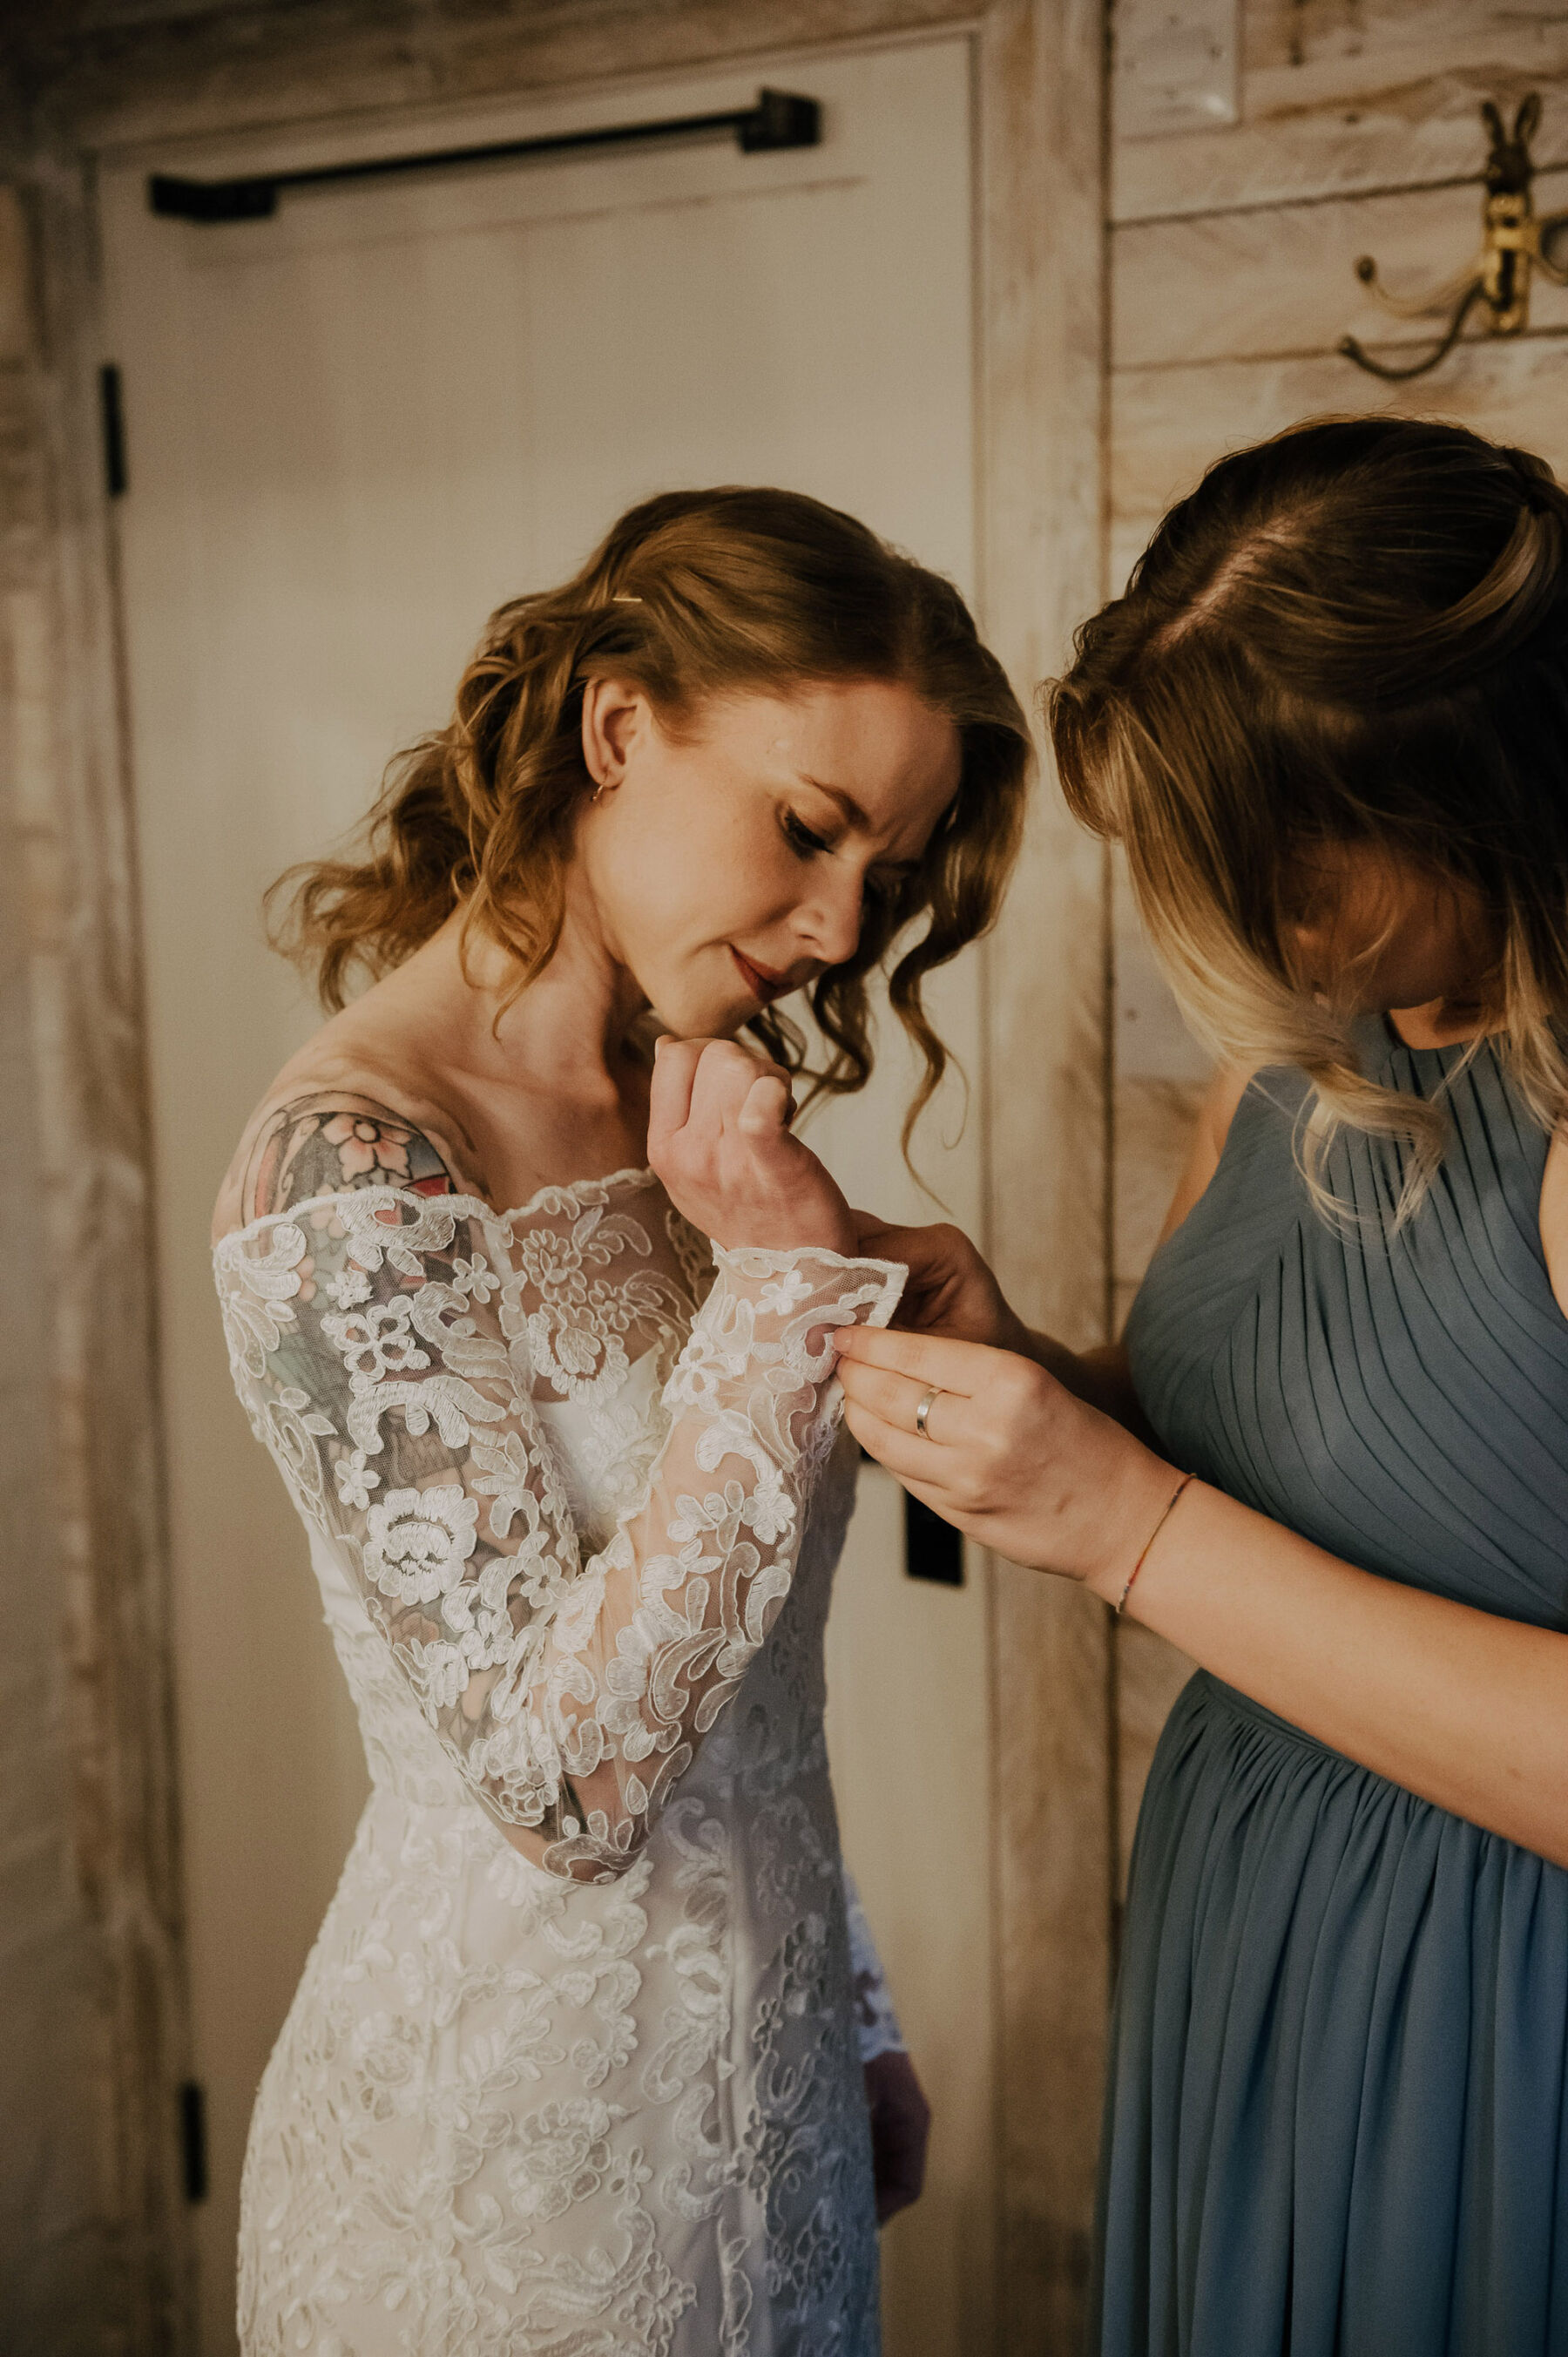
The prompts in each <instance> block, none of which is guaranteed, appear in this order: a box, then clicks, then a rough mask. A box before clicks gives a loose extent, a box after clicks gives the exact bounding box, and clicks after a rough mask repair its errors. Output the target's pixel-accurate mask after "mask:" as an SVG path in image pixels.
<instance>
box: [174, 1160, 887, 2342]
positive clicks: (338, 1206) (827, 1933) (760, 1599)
mask: <svg viewBox="0 0 1568 2357" xmlns="http://www.w3.org/2000/svg"><path fill="white" fill-rule="evenodd" d="M716 1258H717V1264H718V1265H717V1274H716V1277H715V1276H714V1268H713V1263H712V1261H711V1260H710V1258H709V1250H708V1247H707V1245H706V1243H704V1242H703V1239H701V1238H700V1237H698V1236H696V1235H695V1234H694V1232H693V1231H691V1230H690V1229H689V1228H687V1227H686V1226H685V1224H684V1222H682V1221H681V1220H680V1219H679V1217H678V1215H677V1214H676V1213H675V1212H674V1211H673V1210H672V1209H671V1206H670V1204H669V1203H668V1200H667V1199H665V1198H664V1196H663V1195H662V1193H661V1191H660V1189H658V1188H657V1186H656V1184H655V1183H654V1182H653V1181H652V1180H651V1179H650V1177H649V1176H648V1175H647V1174H621V1175H620V1176H619V1177H618V1178H617V1179H610V1180H599V1181H591V1182H583V1183H580V1184H577V1185H575V1186H573V1187H571V1188H564V1189H551V1190H548V1191H547V1192H546V1193H544V1194H542V1195H541V1196H540V1197H539V1198H537V1199H536V1200H535V1201H534V1202H533V1203H532V1204H531V1205H529V1206H528V1207H526V1209H524V1210H523V1211H518V1212H512V1213H508V1214H496V1213H493V1212H491V1211H489V1210H488V1209H487V1208H486V1207H484V1206H483V1205H480V1204H478V1203H477V1202H474V1201H473V1200H469V1199H466V1198H455V1197H440V1198H421V1197H418V1196H413V1195H407V1194H400V1193H398V1192H397V1191H395V1190H393V1189H366V1190H364V1191H361V1192H349V1193H345V1194H338V1195H334V1196H331V1197H328V1198H323V1199H320V1200H317V1201H315V1202H312V1203H308V1204H305V1205H302V1206H299V1207H297V1208H295V1209H292V1210H290V1211H288V1212H286V1213H285V1214H279V1215H276V1216H274V1217H270V1218H268V1219H264V1220H262V1221H258V1222H253V1223H252V1226H251V1227H250V1228H248V1229H246V1230H244V1231H243V1232H242V1233H241V1234H239V1235H237V1236H233V1237H230V1238H227V1239H225V1241H224V1243H223V1244H221V1245H220V1247H219V1250H218V1253H217V1254H216V1268H217V1275H218V1284H219V1290H220V1297H221V1298H222V1303H223V1309H224V1317H225V1323H226V1327H227V1330H228V1334H229V1340H230V1348H231V1361H232V1364H233V1368H234V1372H235V1378H236V1382H237V1384H238V1386H239V1390H240V1393H241V1396H242V1400H243V1402H244V1404H245V1406H246V1409H247V1411H248V1413H249V1415H250V1416H251V1420H252V1426H253V1427H254V1428H255V1430H256V1431H257V1433H258V1435H259V1437H262V1438H263V1440H264V1441H265V1443H266V1444H267V1446H268V1447H269V1448H271V1449H272V1451H273V1454H274V1457H275V1458H276V1459H277V1461H278V1463H279V1465H280V1467H281V1468H282V1469H283V1471H284V1475H285V1480H287V1481H288V1483H289V1486H290V1489H291V1491H292V1492H293V1494H294V1497H295V1501H296V1503H297V1505H298V1507H299V1510H300V1512H301V1513H302V1515H303V1516H304V1517H305V1519H306V1523H307V1524H308V1525H309V1527H310V1530H311V1534H312V1557H313V1561H314V1563H315V1565H316V1568H317V1576H318V1578H319V1580H320V1583H321V1587H322V1591H323V1597H324V1601H325V1603H326V1607H327V1615H328V1623H329V1626H330V1627H331V1629H332V1632H333V1636H334V1641H335V1642H336V1643H337V1645H338V1652H339V1655H340V1658H341V1659H342V1661H343V1664H344V1667H345V1670H346V1672H347V1674H348V1675H349V1683H350V1685H351V1686H352V1688H353V1690H354V1693H355V1697H356V1701H357V1703H358V1705H359V1708H360V1718H361V1725H362V1727H363V1729H364V1734H365V1740H366V1749H367V1756H368V1758H369V1760H370V1763H371V1774H372V1780H373V1782H374V1786H375V1790H374V1792H373V1794H372V1798H371V1803H370V1804H369V1806H368V1808H367V1811H366V1816H365V1820H364V1822H363V1824H361V1828H360V1836H359V1839H358V1841H357V1843H356V1846H355V1850H354V1852H353V1854H352V1856H351V1857H350V1859H349V1865H348V1867H347V1868H346V1870H345V1875H344V1879H343V1883H342V1885H341V1887H340V1888H339V1890H338V1896H337V1898H336V1899H335V1900H334V1902H333V1907H332V1909H331V1910H330V1911H329V1913H328V1919H327V1922H326V1923H325V1925H324V1926H323V1931H322V1934H321V1938H320V1941H319V1942H318V1943H317V1949H316V1951H315V1953H313V1956H312V1958H311V1962H310V1964H309V1966H308V1967H307V1970H306V1977H305V1980H304V1982H303V1983H302V1985H301V1987H300V1990H299V1993H298V1995H297V1996H296V1999H295V2006H294V2008H293V2009H292V2011H291V2014H290V2017H289V2021H288V2023H287V2024H286V2025H285V2030H284V2033H283V2035H282V2037H281V2039H280V2040H279V2044H278V2047H277V2049H276V2050H275V2051H274V2057H273V2060H272V2062H271V2063H270V2064H269V2067H268V2072H267V2074H266V2078H265V2080H264V2081H263V2089H262V2093H261V2096H260V2098H259V2101H258V2105H257V2111H256V2115H255V2119H254V2121H253V2123H252V2138H251V2146H250V2151H249V2156H248V2160H247V2172H246V2189H245V2207H244V2224H243V2232H242V2338H243V2341H244V2346H245V2348H246V2350H247V2352H251V2351H256V2352H268V2357H271V2352H274V2351H277V2352H281V2351H282V2350H284V2349H285V2348H287V2349H290V2350H295V2349H297V2350H310V2349H316V2350H320V2351H330V2352H333V2353H334V2357H348V2352H358V2357H371V2352H382V2351H388V2352H390V2351H392V2350H417V2351H420V2352H424V2351H429V2350H446V2349H448V2348H450V2349H452V2350H454V2351H456V2349H459V2348H461V2349H463V2350H470V2349H473V2350H489V2349H492V2348H493V2349H495V2350H497V2351H499V2350H503V2349H504V2350H507V2351H514V2350H515V2351H525V2350H526V2351H533V2350H538V2351H541V2352H546V2351H548V2352H561V2357H566V2352H568V2351H570V2352H573V2357H576V2352H584V2357H587V2352H593V2357H622V2352H624V2357H631V2353H632V2352H634V2351H635V2352H639V2357H641V2352H646V2351H657V2352H675V2351H679V2352H682V2357H685V2352H691V2357H695V2352H698V2351H702V2352H704V2357H705V2352H711V2351H714V2350H719V2351H723V2352H730V2353H731V2357H741V2352H746V2357H762V2352H773V2351H779V2352H782V2351H785V2350H789V2351H791V2352H800V2357H807V2352H811V2357H815V2352H818V2351H823V2352H839V2351H842V2352H844V2357H851V2352H853V2357H864V2352H870V2351H872V2350H874V2349H875V2234H874V2228H873V2225H872V2222H871V2211H870V2183H869V2168H868V2158H867V2153H866V2146H865V2136H866V2131H865V2115H864V2100H863V2097H862V2094H861V2090H860V2087H859V2083H858V2082H859V2058H860V2052H861V2031H862V2030H864V2032H865V2037H866V2040H867V2043H866V2050H867V2051H872V2050H880V2047H881V2046H885V2045H886V2044H888V2043H894V2042H897V2029H896V2025H895V2026H894V2027H893V2029H892V2032H891V2035H890V2036H889V2035H887V2034H885V2030H886V2026H885V2025H884V2024H882V2017H881V2013H880V2011H879V2007H880V2005H881V1975H880V1968H879V1967H878V1966H877V1965H876V1964H875V1953H874V1951H868V1950H866V1949H865V1945H864V1943H857V1945H858V1946H859V1947H860V1953H857V1954H856V1955H855V1957H854V1960H853V1963H852V1958H851V1953H850V1945H849V1938H850V1934H849V1927H848V1923H847V1921H846V1917H845V1902H844V1895H843V1886H842V1881H841V1869H840V1866H839V1860H838V1854H837V1831H836V1824H835V1823H834V1819H833V1813H832V1796H831V1792H830V1791H829V1788H828V1784H827V1777H826V1760H825V1752H824V1748H823V1743H822V1703H823V1698H824V1697H823V1694H822V1658H821V1655H822V1623H823V1620H825V1615H826V1607H827V1600H828V1593H829V1585H830V1582H831V1576H832V1564H833V1561H834V1559H835V1558H836V1555H837V1552H838V1548H839V1545H840V1544H841V1543H842V1536H843V1523H844V1520H845V1518H846V1516H847V1510H848V1496H849V1490H850V1486H851V1483H852V1481H853V1458H852V1455H851V1453H850V1452H849V1451H848V1450H840V1451H838V1452H837V1453H836V1454H835V1453H834V1451H833V1439H834V1433H835V1429H836V1425H837V1416H838V1411H837V1399H836V1386H835V1385H833V1384H832V1381H831V1373H832V1353H831V1350H830V1348H829V1345H828V1337H829V1334H830V1332H831V1330H832V1327H833V1326H835V1325H839V1324H843V1323H844V1322H846V1321H847V1320H849V1319H861V1320H868V1321H875V1322H877V1323H881V1322H885V1321H886V1318H888V1317H889V1316H890V1315H891V1312H892V1309H893V1307H894V1304H895V1302H896V1300H897V1290H898V1285H899V1283H900V1281H901V1275H902V1272H901V1271H897V1270H894V1269H891V1268H889V1267H888V1266H886V1265H882V1264H876V1263H869V1262H844V1261H843V1260H840V1259H839V1258H838V1257H837V1256H836V1255H833V1254H822V1253H814V1252H810V1251H806V1252H799V1253H793V1254H755V1253H737V1254H723V1253H721V1254H717V1255H716ZM699 1299H701V1301H702V1306H701V1308H700V1309H699V1308H696V1304H697V1302H698V1300H699ZM476 1803H478V1805H476ZM501 1827H510V1828H522V1829H524V1831H525V1832H526V1833H529V1834H532V1835H533V1836H534V1837H535V1840H534V1846H535V1848H536V1852H537V1855H538V1856H539V1857H540V1858H541V1859H542V1861H543V1865H544V1867H548V1868H549V1869H550V1870H549V1871H544V1870H542V1867H540V1866H538V1865H535V1864H534V1863H532V1859H531V1858H529V1857H522V1856H520V1855H519V1854H518V1853H517V1851H516V1849H515V1848H513V1847H511V1846H509V1845H508V1843H507V1842H506V1841H505V1840H503V1838H502V1835H501V1832H500V1830H499V1828H501ZM867 1954H869V1963H868V1962H867V1961H866V1956H867ZM857 2020H858V2023H859V2025H860V2028H859V2029H857ZM879 2025H880V2026H879ZM878 2038H880V2045H878V2043H877V2040H878Z"/></svg>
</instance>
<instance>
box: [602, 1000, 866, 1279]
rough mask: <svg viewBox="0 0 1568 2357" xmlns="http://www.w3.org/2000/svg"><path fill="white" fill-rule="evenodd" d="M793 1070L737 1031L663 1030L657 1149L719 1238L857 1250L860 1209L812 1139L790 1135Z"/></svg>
mask: <svg viewBox="0 0 1568 2357" xmlns="http://www.w3.org/2000/svg"><path fill="white" fill-rule="evenodd" d="M794 1110H795V1105H794V1099H793V1098H792V1096H791V1094H790V1091H789V1073H788V1072H787V1071H784V1069H783V1067H782V1066H781V1065H779V1064H773V1063H768V1062H767V1061H765V1060H764V1059H763V1058H761V1057H760V1056H752V1055H748V1054H747V1053H746V1049H744V1048H739V1047H737V1046H736V1043H735V1041H734V1040H733V1039H660V1041H659V1043H658V1048H657V1050H656V1053H655V1056H654V1063H653V1085H652V1090H651V1092H650V1101H649V1114H648V1159H649V1162H650V1165H651V1166H652V1168H653V1170H654V1172H655V1174H656V1176H657V1177H658V1178H659V1179H661V1180H662V1181H663V1185H664V1190H665V1192H666V1194H667V1195H668V1196H669V1198H670V1200H671V1202H672V1203H673V1204H674V1206H675V1208H676V1210H677V1211H681V1212H682V1213H683V1214H684V1215H685V1217H686V1218H687V1219H688V1220H690V1221H691V1222H692V1224H693V1227H696V1228H700V1229H701V1230H702V1232H703V1234H704V1235H705V1236H711V1237H712V1238H713V1240H714V1243H718V1244H724V1245H725V1246H726V1247H728V1248H731V1249H736V1248H740V1247H743V1246H745V1245H747V1244H751V1245H760V1246H761V1247H762V1248H763V1249H764V1250H767V1251H773V1252H789V1251H790V1250H791V1249H792V1248H793V1247H794V1246H795V1245H797V1244H815V1245H818V1246H820V1247H821V1246H825V1247H826V1248H827V1250H828V1251H830V1252H836V1253H843V1254H844V1256H845V1257H846V1258H851V1257H853V1256H854V1252H855V1224H854V1215H853V1213H852V1212H851V1211H850V1208H849V1205H848V1204H847V1203H846V1202H845V1201H844V1199H843V1195H842V1194H841V1193H840V1191H839V1189H838V1188H837V1187H836V1186H835V1185H834V1183H833V1181H832V1179H830V1178H829V1176H828V1174H827V1172H826V1170H824V1169H823V1168H822V1164H821V1163H820V1162H819V1161H818V1159H817V1157H816V1156H815V1155H814V1154H813V1153H812V1152H811V1148H810V1147H809V1146H802V1145H801V1143H800V1139H799V1138H798V1137H791V1135H789V1122H790V1118H791V1116H792V1114H793V1113H794Z"/></svg>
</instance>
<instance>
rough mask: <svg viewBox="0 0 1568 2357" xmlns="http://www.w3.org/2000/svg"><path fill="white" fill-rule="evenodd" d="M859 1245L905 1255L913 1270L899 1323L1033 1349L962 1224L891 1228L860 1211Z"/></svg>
mask: <svg viewBox="0 0 1568 2357" xmlns="http://www.w3.org/2000/svg"><path fill="white" fill-rule="evenodd" d="M854 1217H855V1221H856V1223H857V1225H858V1227H859V1230H860V1245H859V1249H860V1250H861V1252H862V1253H864V1254H865V1255H866V1257H867V1258H868V1259H872V1260H901V1261H902V1262H903V1263H904V1265H905V1266H906V1267H907V1268H908V1272H909V1275H908V1279H907V1281H906V1283H905V1286H904V1291H903V1293H902V1295H901V1296H900V1297H899V1302H898V1308H897V1315H896V1317H895V1318H894V1321H893V1322H894V1324H895V1325H896V1326H897V1327H900V1328H908V1329H909V1330H910V1331H911V1332H913V1333H917V1334H947V1335H950V1336H951V1337H952V1339H953V1340H955V1341H959V1342H986V1343H989V1344H990V1345H991V1346H992V1348H993V1350H998V1351H1027V1349H1028V1342H1029V1336H1028V1331H1027V1329H1026V1327H1025V1325H1024V1323H1023V1320H1022V1319H1021V1318H1018V1317H1017V1316H1016V1314H1015V1312H1014V1311H1013V1310H1012V1309H1011V1308H1009V1307H1008V1305H1007V1303H1006V1301H1005V1300H1004V1297H1003V1293H1002V1287H1001V1286H999V1285H998V1284H997V1282H996V1279H995V1278H994V1276H993V1275H992V1273H991V1269H990V1266H989V1265H988V1264H987V1262H986V1261H985V1260H984V1259H983V1257H982V1255H981V1254H980V1253H979V1251H978V1250H977V1249H976V1247H975V1246H974V1245H973V1244H972V1243H971V1242H970V1240H969V1238H968V1237H967V1236H966V1235H965V1234H964V1232H963V1230H962V1229H961V1228H955V1227H951V1226H949V1225H948V1224H947V1223H946V1222H943V1223H941V1224H940V1225H937V1226H934V1227H929V1228H891V1227H886V1226H885V1225H884V1224H883V1222H881V1221H880V1220H879V1219H878V1218H877V1217H876V1214H875V1212H874V1211H856V1213H855V1214H854Z"/></svg>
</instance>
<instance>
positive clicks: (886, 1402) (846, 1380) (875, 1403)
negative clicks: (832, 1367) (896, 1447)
mask: <svg viewBox="0 0 1568 2357" xmlns="http://www.w3.org/2000/svg"><path fill="white" fill-rule="evenodd" d="M838 1374H839V1381H840V1383H842V1384H843V1391H844V1397H845V1398H846V1399H847V1400H851V1401H853V1402H854V1405H856V1406H857V1407H862V1408H867V1409H869V1410H870V1412H871V1414H872V1415H875V1416H879V1417H880V1418H881V1420H882V1422H883V1423H884V1424H887V1425H891V1426H893V1427H894V1429H895V1430H896V1431H899V1432H907V1433H908V1435H909V1436H910V1437H911V1438H912V1439H913V1440H915V1441H916V1442H917V1443H918V1446H919V1447H920V1448H930V1447H931V1446H932V1444H933V1443H935V1445H936V1446H937V1447H938V1448H942V1447H946V1448H963V1447H964V1446H965V1445H966V1444H967V1443H968V1442H969V1441H970V1440H971V1439H972V1437H973V1426H974V1422H975V1410H974V1405H973V1403H972V1401H970V1400H967V1399H965V1398H963V1397H962V1395H961V1394H960V1393H958V1392H949V1391H943V1390H942V1389H941V1387H940V1384H939V1385H937V1386H936V1387H935V1388H936V1392H937V1396H936V1398H935V1399H934V1400H933V1401H932V1402H931V1405H930V1406H929V1409H928V1410H927V1413H926V1428H925V1431H924V1432H919V1431H917V1429H916V1426H915V1416H916V1414H917V1412H918V1408H919V1405H920V1402H921V1401H922V1400H923V1399H924V1398H925V1396H926V1394H927V1393H928V1392H929V1391H930V1390H931V1389H932V1388H933V1386H932V1385H931V1384H929V1383H921V1382H920V1381H919V1379H918V1377H917V1376H912V1375H900V1374H894V1373H892V1372H889V1371H888V1370H887V1369H886V1368H883V1367H868V1366H862V1365H861V1364H859V1363H858V1362H857V1361H854V1360H852V1359H845V1360H843V1361H841V1362H840V1365H839V1371H838Z"/></svg>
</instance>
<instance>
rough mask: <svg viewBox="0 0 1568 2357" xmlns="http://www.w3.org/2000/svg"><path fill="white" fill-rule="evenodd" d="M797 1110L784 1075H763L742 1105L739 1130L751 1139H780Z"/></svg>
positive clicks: (749, 1090) (737, 1123) (737, 1124)
mask: <svg viewBox="0 0 1568 2357" xmlns="http://www.w3.org/2000/svg"><path fill="white" fill-rule="evenodd" d="M794 1110H795V1100H794V1097H793V1095H792V1094H791V1092H790V1088H789V1081H788V1079H787V1078H786V1077H785V1075H784V1074H783V1073H782V1072H778V1071H774V1072H764V1073H763V1074H762V1076H761V1078H760V1079H759V1080H754V1081H753V1082H752V1083H751V1086H750V1087H749V1089H747V1091H746V1096H745V1099H744V1101H743V1103H742V1104H741V1108H740V1114H739V1116H738V1118H737V1121H736V1127H737V1128H738V1129H740V1130H742V1131H743V1132H744V1133H745V1135H746V1136H748V1137H780V1136H782V1135H784V1134H785V1133H786V1132H787V1131H788V1129H789V1120H790V1116H791V1114H793V1113H794Z"/></svg>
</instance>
